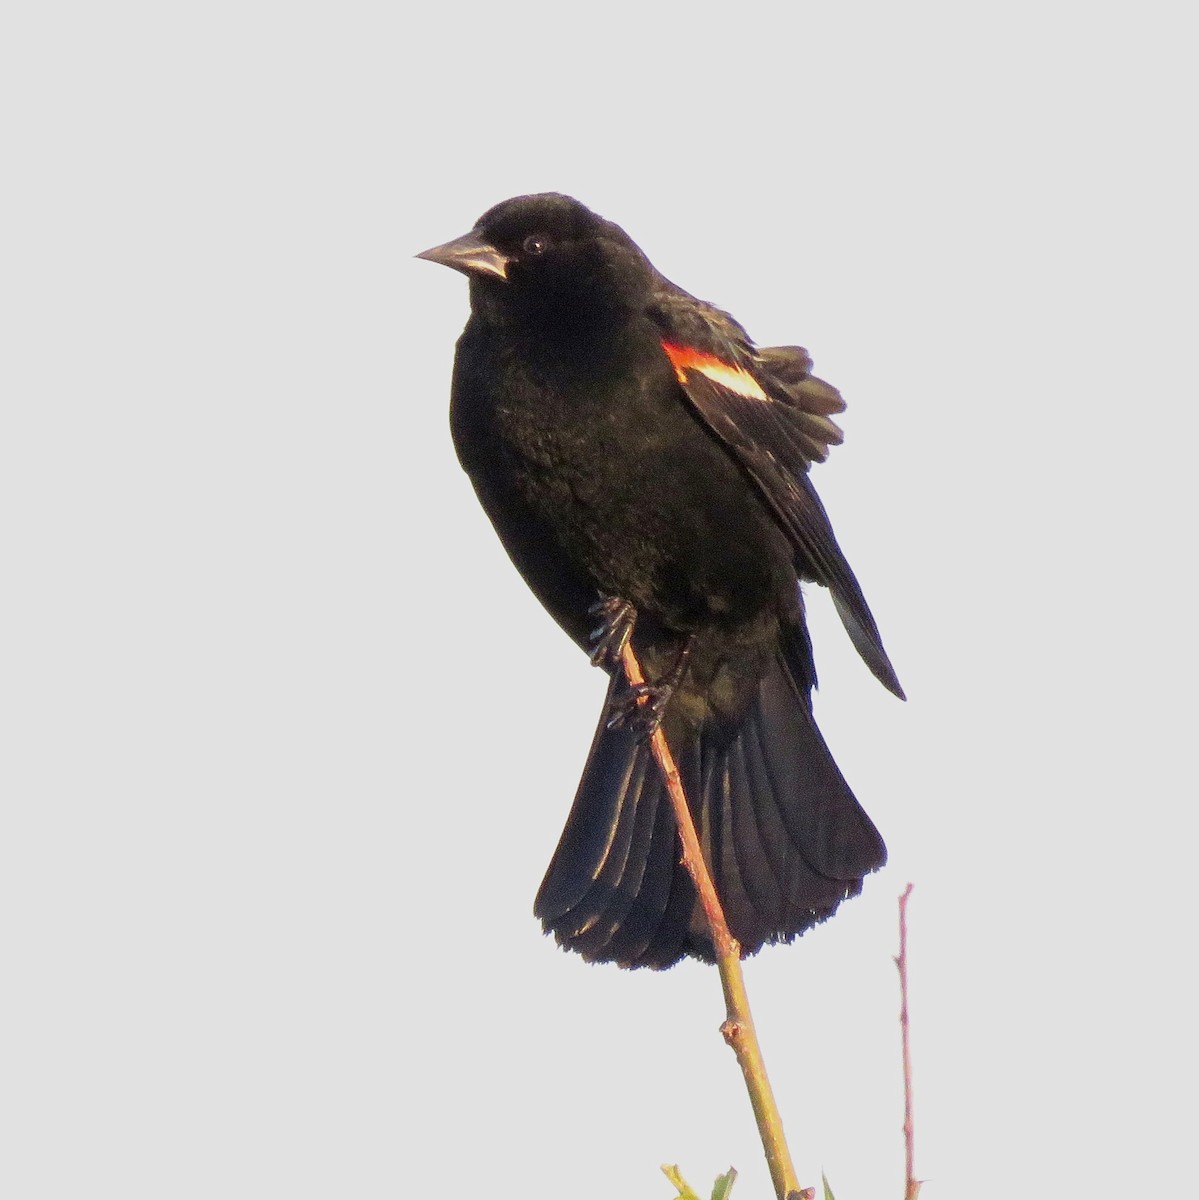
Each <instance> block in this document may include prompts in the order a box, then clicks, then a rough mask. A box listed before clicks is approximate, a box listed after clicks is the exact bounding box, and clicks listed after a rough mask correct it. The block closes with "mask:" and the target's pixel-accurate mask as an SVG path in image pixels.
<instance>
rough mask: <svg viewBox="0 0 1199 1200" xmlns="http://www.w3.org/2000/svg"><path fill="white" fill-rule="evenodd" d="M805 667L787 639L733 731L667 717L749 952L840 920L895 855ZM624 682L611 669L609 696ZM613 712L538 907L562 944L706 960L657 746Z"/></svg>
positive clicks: (604, 954)
mask: <svg viewBox="0 0 1199 1200" xmlns="http://www.w3.org/2000/svg"><path fill="white" fill-rule="evenodd" d="M798 649H799V648H798V647H797V648H796V650H798ZM808 674H809V673H808V672H806V671H805V670H804V669H803V659H802V657H799V656H797V654H796V652H795V650H792V651H790V652H789V651H788V650H787V649H785V648H784V649H781V650H780V651H779V653H778V655H777V657H776V659H775V661H774V663H773V665H772V667H771V669H770V670H769V671H768V672H767V674H766V676H765V677H764V678H763V680H762V681H761V683H760V684H759V686H758V692H757V695H756V697H755V699H754V701H753V703H752V704H751V706H750V708H749V710H748V712H747V714H746V716H745V718H744V719H743V720H742V722H741V723H740V725H739V726H738V727H737V728H736V730H734V731H731V732H728V731H721V730H719V729H716V728H712V729H705V730H700V731H698V732H695V733H692V734H678V735H676V736H674V737H672V736H671V735H670V731H669V725H668V726H667V738H668V741H670V743H671V750H672V751H673V753H674V755H675V758H676V760H677V762H678V766H679V771H680V774H681V775H682V779H683V785H684V788H685V790H686V792H687V797H688V801H689V804H690V807H691V813H692V816H693V818H694V820H695V825H696V830H697V832H698V833H699V837H700V841H701V843H702V845H703V848H704V854H705V857H706V858H707V860H708V865H709V868H710V869H711V871H712V876H713V879H714V881H715V884H716V890H717V893H718V894H719V896H720V899H721V902H722V904H723V906H724V911H725V915H726V917H727V918H728V923H729V927H730V929H731V930H732V932H733V934H734V935H735V936H736V937H737V939H738V940H739V941H740V942H741V945H742V949H743V950H744V952H745V953H747V954H752V953H753V952H755V951H757V950H759V949H760V948H761V947H762V946H763V945H765V944H766V943H768V942H780V941H790V940H791V939H792V938H793V937H795V936H796V935H797V934H800V933H802V932H803V931H804V930H805V929H808V928H810V927H811V926H812V925H815V924H816V923H818V922H820V921H823V920H824V919H825V918H826V917H829V916H831V915H832V913H833V912H834V911H835V910H836V908H837V905H838V904H840V902H841V901H842V900H843V899H845V898H846V897H847V896H855V895H857V894H858V892H860V891H861V890H862V878H863V876H865V875H867V874H869V873H870V872H871V871H874V870H876V869H877V868H879V867H881V866H882V865H883V863H884V862H885V861H886V848H885V846H884V845H883V841H882V838H881V837H880V836H879V834H878V831H877V830H876V829H875V827H874V825H873V823H872V822H871V820H870V818H869V817H868V816H867V815H866V813H865V812H864V811H863V810H862V808H861V806H860V805H859V804H858V802H857V800H856V799H854V795H853V793H852V792H851V791H850V790H849V785H848V784H847V783H846V782H845V780H844V778H843V777H842V775H841V772H840V771H839V770H838V769H837V764H836V763H835V762H834V761H833V757H832V755H831V754H830V753H829V749H828V747H827V746H826V745H825V743H824V738H823V737H821V735H820V730H819V729H817V728H816V723H815V721H814V720H813V718H812V708H811V696H810V686H809V683H808V681H807V676H808ZM622 686H625V685H624V683H623V679H622V678H621V676H620V675H619V673H617V675H616V676H615V677H614V679H613V683H612V686H611V688H610V689H609V700H610V699H611V697H612V694H613V690H614V689H617V688H620V687H622ZM607 716H608V705H607V704H605V708H604V713H603V715H602V716H601V718H600V725H599V728H598V730H597V731H596V735H595V740H594V742H593V743H592V746H591V753H590V755H589V757H588V759H587V765H586V767H585V768H584V771H583V778H582V780H581V781H580V783H579V790H578V792H577V794H576V796H575V800H574V805H573V807H572V808H571V812H570V816H569V818H568V819H567V822H566V828H565V830H564V831H563V833H562V838H561V840H560V841H559V843H558V848H557V850H556V851H555V853H554V857H553V860H552V861H551V863H550V866H549V870H548V871H547V872H546V876H545V879H544V880H543V882H542V884H541V889H540V890H539V892H538V893H537V900H536V904H535V906H534V911H535V912H536V914H537V916H538V917H539V918H540V919H541V922H542V925H543V927H544V928H545V930H546V932H547V933H549V932H552V933H553V934H554V936H555V938H557V940H558V942H559V943H560V944H561V945H562V946H565V947H566V948H568V949H570V950H575V951H577V952H578V953H580V954H582V955H583V957H584V958H586V959H589V960H591V961H593V962H616V963H619V964H620V965H621V966H626V967H659V968H660V967H668V966H670V965H672V964H673V963H675V962H677V961H678V960H679V959H680V958H682V957H684V956H685V955H691V956H693V957H697V958H703V959H707V960H711V959H712V957H713V949H712V942H711V938H710V937H709V935H708V932H707V927H706V924H705V922H704V918H703V914H702V912H701V911H700V910H699V908H698V905H697V903H696V895H695V889H694V886H693V884H692V883H691V879H690V877H689V875H688V874H687V871H686V869H685V868H684V867H683V866H682V864H681V862H680V848H679V841H678V833H677V829H676V823H675V819H674V814H673V811H672V810H671V806H670V800H669V797H668V796H667V794H666V788H665V785H664V784H663V782H662V780H661V777H660V775H659V772H658V769H657V764H656V763H655V762H654V759H653V754H652V752H651V750H650V747H649V743H648V741H645V740H642V739H639V738H638V737H637V736H636V734H634V733H632V732H630V731H629V730H627V729H622V728H617V729H608V728H607V725H606V722H607Z"/></svg>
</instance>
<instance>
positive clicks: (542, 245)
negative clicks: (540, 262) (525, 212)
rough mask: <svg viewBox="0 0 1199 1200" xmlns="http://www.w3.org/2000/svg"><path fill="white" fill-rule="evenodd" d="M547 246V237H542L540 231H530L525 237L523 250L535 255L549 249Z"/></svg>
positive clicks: (548, 243)
mask: <svg viewBox="0 0 1199 1200" xmlns="http://www.w3.org/2000/svg"><path fill="white" fill-rule="evenodd" d="M549 246H550V241H549V238H547V237H543V236H542V235H541V234H540V233H531V234H529V236H528V237H527V238H525V241H524V252H525V253H526V254H532V255H533V256H534V257H536V256H537V255H538V254H544V253H545V252H546V251H547V250H548V249H549Z"/></svg>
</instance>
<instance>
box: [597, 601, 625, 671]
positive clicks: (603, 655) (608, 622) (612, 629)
mask: <svg viewBox="0 0 1199 1200" xmlns="http://www.w3.org/2000/svg"><path fill="white" fill-rule="evenodd" d="M587 611H588V612H589V613H591V614H592V615H593V616H596V617H599V618H600V624H599V625H598V626H597V627H596V628H595V629H593V630H592V631H591V636H590V638H589V639H588V640H589V641H590V642H591V662H592V664H593V665H594V666H597V667H615V666H616V665H617V664H618V663H619V662H620V656H621V655H622V654H623V653H624V648H625V646H627V645H628V642H629V638H630V637H632V636H633V626H634V625H635V624H636V623H637V610H636V609H635V608H634V607H633V606H632V605H631V604H630V603H629V602H628V601H627V600H622V599H621V598H620V597H619V596H605V597H604V598H603V599H602V600H598V601H597V602H596V603H595V604H593V605H592V606H591V607H590V608H589V609H588V610H587Z"/></svg>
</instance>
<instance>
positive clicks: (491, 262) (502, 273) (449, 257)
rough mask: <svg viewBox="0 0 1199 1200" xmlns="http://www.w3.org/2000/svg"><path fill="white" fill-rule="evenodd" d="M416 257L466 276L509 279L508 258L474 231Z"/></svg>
mask: <svg viewBox="0 0 1199 1200" xmlns="http://www.w3.org/2000/svg"><path fill="white" fill-rule="evenodd" d="M416 257H417V258H427V259H428V260H429V261H430V262H435V263H441V265H442V266H443V267H453V268H454V270H455V271H461V272H462V273H463V274H464V275H495V276H496V277H497V278H499V279H507V278H508V259H507V257H505V256H504V255H503V254H501V253H500V252H499V251H498V250H497V249H496V248H495V247H494V246H493V245H492V244H491V243H490V242H488V241H484V239H483V237H482V236H481V235H480V234H478V233H476V232H475V231H474V230H471V232H470V233H464V234H463V235H462V236H461V237H460V238H455V239H454V240H453V241H452V242H446V243H445V244H444V245H442V246H434V247H433V249H432V250H425V251H424V252H423V253H421V254H418V255H417V256H416Z"/></svg>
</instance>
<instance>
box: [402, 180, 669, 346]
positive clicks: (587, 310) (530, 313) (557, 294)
mask: <svg viewBox="0 0 1199 1200" xmlns="http://www.w3.org/2000/svg"><path fill="white" fill-rule="evenodd" d="M417 257H418V258H425V259H428V260H429V261H430V262H435V263H441V264H442V265H443V266H447V267H453V268H454V270H456V271H461V272H462V273H463V274H465V275H466V276H467V277H468V278H469V279H470V281H471V306H472V309H473V310H474V312H475V313H476V314H478V315H480V316H483V317H484V318H489V319H491V320H494V321H496V322H497V323H504V324H513V323H522V322H526V321H527V322H530V323H532V324H535V325H538V326H540V327H542V328H546V327H547V326H552V327H558V328H570V327H583V326H586V325H587V324H589V323H590V322H593V321H595V320H597V319H603V318H611V317H614V316H619V315H620V314H621V313H627V312H629V311H631V310H633V309H635V308H636V307H637V306H638V305H643V304H644V302H645V300H646V297H648V295H649V294H650V291H651V289H652V287H653V283H654V280H655V272H654V269H653V267H652V266H651V265H650V264H649V261H648V260H647V259H646V257H645V255H644V254H642V253H641V251H640V250H639V249H638V248H637V246H636V244H635V243H634V242H633V240H632V239H631V238H630V237H629V235H628V234H627V233H625V231H624V230H623V229H621V228H620V226H619V225H614V224H613V223H612V222H611V221H605V220H604V219H603V218H602V217H600V216H597V215H596V214H595V213H593V212H592V211H591V210H590V209H589V208H587V207H586V206H585V205H582V204H580V203H579V202H578V201H577V200H575V199H572V198H571V197H570V196H562V195H559V194H558V193H556V192H544V193H541V194H538V195H532V196H516V197H514V198H513V199H511V200H504V201H503V202H502V203H500V204H497V205H496V206H495V207H494V208H491V209H488V210H487V212H485V213H484V214H483V215H482V216H481V217H480V218H479V220H478V221H477V222H475V227H474V228H473V229H472V230H471V231H470V232H469V233H467V234H464V235H463V236H462V237H459V238H455V239H454V240H453V241H450V242H446V243H444V244H443V245H441V246H434V247H433V248H432V249H431V250H426V251H424V253H422V254H418V255H417Z"/></svg>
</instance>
